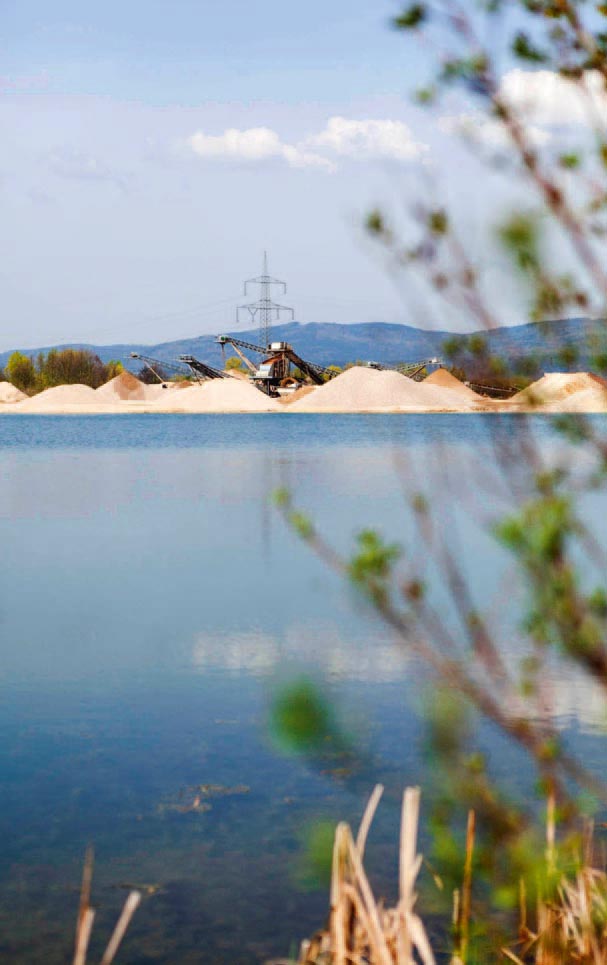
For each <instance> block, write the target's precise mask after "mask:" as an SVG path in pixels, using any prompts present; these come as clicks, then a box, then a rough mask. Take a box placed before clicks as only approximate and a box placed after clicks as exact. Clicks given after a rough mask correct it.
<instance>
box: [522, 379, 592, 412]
mask: <svg viewBox="0 0 607 965" xmlns="http://www.w3.org/2000/svg"><path fill="white" fill-rule="evenodd" d="M586 391H590V392H597V391H598V392H599V393H600V392H607V381H605V379H601V378H600V377H599V376H598V375H592V374H591V373H590V372H548V373H547V374H546V375H543V376H542V378H541V379H538V380H537V382H533V383H532V384H531V385H529V386H528V387H527V388H526V389H523V391H522V392H517V394H516V395H514V396H513V397H512V398H511V399H509V400H508V401H509V403H510V404H511V405H517V406H526V407H531V408H533V407H534V406H553V405H555V404H558V403H561V404H562V403H564V402H565V400H566V399H568V398H569V397H570V396H573V395H575V394H577V393H578V392H586ZM561 411H563V412H564V411H566V410H565V409H562V410H561ZM569 411H574V410H569ZM578 411H581V410H578Z"/></svg>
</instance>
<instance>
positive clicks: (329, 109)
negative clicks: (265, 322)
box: [0, 0, 523, 349]
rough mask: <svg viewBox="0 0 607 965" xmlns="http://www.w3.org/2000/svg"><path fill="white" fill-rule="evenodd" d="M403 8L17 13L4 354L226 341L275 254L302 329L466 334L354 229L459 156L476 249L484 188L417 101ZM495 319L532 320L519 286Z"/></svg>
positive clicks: (6, 125) (383, 1)
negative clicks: (378, 326)
mask: <svg viewBox="0 0 607 965" xmlns="http://www.w3.org/2000/svg"><path fill="white" fill-rule="evenodd" d="M398 9H399V7H398V5H397V4H396V3H392V2H390V0H377V2H369V0H325V2H322V3H321V2H319V0H308V2H307V3H305V4H289V3H284V2H279V0H257V2H256V3H251V2H244V0H222V2H219V0H212V2H211V0H198V2H194V0H174V2H172V3H166V2H162V3H161V2H158V0H129V2H124V0H123V2H121V3H118V2H116V0H105V2H103V3H101V2H98V0H90V2H87V3H82V2H78V3H76V2H72V0H69V2H68V0H55V2H53V3H52V4H51V3H48V0H44V2H42V0H37V2H33V0H4V2H3V3H2V4H1V5H0V31H1V33H2V36H3V41H4V43H3V50H4V54H3V62H2V66H1V67H0V130H1V132H2V141H3V144H4V145H5V150H4V151H3V155H2V157H0V197H1V199H2V207H3V217H2V219H0V253H1V255H2V260H1V262H0V265H1V267H0V284H1V285H2V293H3V295H2V305H3V312H2V316H3V320H2V325H1V326H0V348H3V349H5V348H10V347H12V346H15V345H20V346H25V347H30V346H32V347H33V346H36V345H40V344H45V343H52V342H57V341H75V340H82V341H93V342H98V343H109V342H115V341H138V342H139V341H147V342H150V343H153V342H156V341H160V340H164V339H172V338H177V337H180V336H188V335H193V334H198V333H200V332H220V331H222V330H225V329H226V328H231V327H233V325H234V309H235V306H236V304H237V303H238V301H239V300H240V294H241V283H242V279H243V278H245V277H248V276H250V275H252V274H256V273H257V272H258V271H259V268H260V262H261V257H262V252H263V250H264V248H265V249H267V250H268V252H269V257H270V268H271V270H272V273H273V274H276V275H278V276H279V277H281V278H284V279H285V280H286V281H287V282H288V284H289V291H288V297H287V298H286V299H285V301H286V303H287V304H291V305H293V306H294V307H295V312H296V318H297V319H298V320H299V321H302V322H308V321H339V322H363V321H379V320H382V321H394V322H399V321H400V322H406V323H409V324H417V325H420V326H422V327H423V326H424V325H427V324H430V322H432V323H433V324H435V325H436V324H440V325H441V326H444V327H461V326H462V324H464V325H465V324H466V318H465V317H462V315H461V314H457V313H453V315H452V316H451V315H449V314H448V313H444V312H443V310H442V309H439V308H438V306H433V307H432V311H428V310H427V306H425V303H424V300H423V298H422V297H421V296H420V295H419V293H418V292H417V291H416V290H415V286H414V285H413V283H410V282H409V281H408V280H404V279H400V280H399V281H397V282H395V280H394V279H393V278H391V277H390V273H389V272H388V270H387V266H386V264H385V262H384V260H383V259H382V257H381V256H380V253H379V252H378V251H377V250H375V249H374V248H373V247H372V246H371V245H370V243H369V241H368V240H367V239H366V238H365V235H364V232H363V230H362V228H361V225H362V223H363V220H364V216H365V212H367V211H368V210H369V209H370V208H371V207H373V206H374V205H376V204H378V203H379V204H384V205H387V206H388V207H389V208H391V209H392V210H399V209H400V208H402V206H403V202H404V201H405V200H406V201H409V202H410V201H414V200H415V197H416V196H417V195H418V194H419V192H420V191H426V192H427V191H428V186H429V183H430V182H429V180H428V179H429V178H433V177H434V176H435V175H434V173H433V172H434V171H435V170H436V169H437V162H441V161H444V160H445V159H447V160H448V162H449V164H448V168H447V173H446V175H444V176H441V178H442V179H441V182H440V190H441V192H443V195H441V196H444V199H446V200H449V201H452V202H453V203H454V204H455V207H456V209H459V211H460V213H461V216H462V219H463V229H464V232H465V236H466V240H467V241H468V242H469V243H470V244H471V246H472V250H473V252H474V250H475V248H476V250H477V251H480V250H483V251H485V247H484V246H483V243H482V241H480V240H479V237H480V236H479V234H478V223H479V220H480V221H482V220H483V216H484V220H485V221H486V220H487V218H486V209H487V201H488V198H489V197H491V196H492V179H491V176H489V175H486V176H483V180H482V182H479V174H478V170H476V169H475V168H474V165H472V166H471V162H470V158H469V155H468V152H467V150H466V148H465V147H464V146H462V145H459V143H457V142H454V139H453V137H452V135H451V134H449V135H447V134H446V126H445V123H444V121H445V118H442V121H441V120H440V119H438V120H437V118H436V117H432V116H428V115H426V114H425V113H424V112H422V111H421V110H419V109H418V108H416V107H414V106H413V105H412V103H411V100H410V99H409V96H408V92H409V91H410V90H411V88H412V87H415V86H417V85H419V84H420V83H421V82H422V81H423V80H424V78H425V77H427V76H428V65H427V64H426V63H425V61H424V50H423V47H421V46H420V45H417V44H411V43H406V42H405V41H404V40H403V39H402V38H401V37H400V36H398V35H397V34H396V33H395V32H394V31H392V30H391V29H390V28H389V26H388V24H389V18H390V16H391V15H392V14H393V13H395V12H397V11H398ZM461 109H462V105H461V104H459V105H457V106H455V105H454V107H453V110H454V112H455V114H456V115H457V111H461ZM432 184H434V182H432ZM431 189H432V190H434V187H432V188H431ZM437 196H438V195H437ZM493 196H496V195H495V194H494V195H493ZM497 197H498V198H501V201H499V200H498V202H497V205H496V206H497V208H499V207H500V204H501V205H502V206H503V207H505V208H507V206H508V203H509V198H508V191H507V190H506V191H503V192H502V193H501V194H500V195H497ZM485 267H486V268H487V270H488V272H489V283H490V284H491V286H492V290H493V291H494V292H496V291H497V292H499V291H500V286H501V285H504V281H503V279H502V278H501V274H500V272H501V267H500V265H499V264H498V263H497V262H495V260H493V261H492V259H491V258H488V259H487V261H486V265H485ZM492 272H493V274H492ZM505 290H506V289H505ZM430 316H432V318H430ZM502 320H503V321H506V322H512V321H519V320H523V318H522V312H521V305H520V304H519V303H517V301H516V299H513V298H512V297H511V296H510V292H509V291H508V297H505V298H504V311H503V318H502Z"/></svg>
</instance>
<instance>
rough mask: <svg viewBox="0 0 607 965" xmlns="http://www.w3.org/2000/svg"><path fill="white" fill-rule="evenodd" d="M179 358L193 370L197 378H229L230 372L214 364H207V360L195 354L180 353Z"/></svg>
mask: <svg viewBox="0 0 607 965" xmlns="http://www.w3.org/2000/svg"><path fill="white" fill-rule="evenodd" d="M179 359H180V361H181V362H185V364H186V365H187V366H188V367H189V368H190V369H191V370H192V372H193V373H194V375H196V377H197V378H200V377H201V376H202V378H203V379H229V378H230V375H229V373H228V372H223V371H222V370H221V369H216V368H214V367H213V366H212V365H207V363H206V362H201V361H200V360H199V359H197V358H195V357H194V356H193V355H180V356H179Z"/></svg>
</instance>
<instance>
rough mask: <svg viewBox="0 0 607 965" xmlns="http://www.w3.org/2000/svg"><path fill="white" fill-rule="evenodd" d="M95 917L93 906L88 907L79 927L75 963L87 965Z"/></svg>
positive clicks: (75, 964)
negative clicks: (87, 954)
mask: <svg viewBox="0 0 607 965" xmlns="http://www.w3.org/2000/svg"><path fill="white" fill-rule="evenodd" d="M94 918H95V912H94V911H93V909H92V908H87V909H86V910H85V911H84V913H83V915H82V919H81V920H80V924H79V927H78V936H77V938H76V952H75V954H74V965H85V963H86V953H87V951H88V947H89V941H90V939H91V931H92V928H93V919H94Z"/></svg>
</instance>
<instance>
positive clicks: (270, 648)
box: [192, 624, 410, 684]
mask: <svg viewBox="0 0 607 965" xmlns="http://www.w3.org/2000/svg"><path fill="white" fill-rule="evenodd" d="M192 663H193V665H194V667H195V669H196V670H197V671H200V672H204V671H207V670H220V671H224V672H229V673H237V674H244V675H251V676H271V675H273V674H275V673H276V672H281V671H284V670H288V669H289V668H290V667H291V668H297V667H299V668H309V669H310V670H311V671H315V672H320V673H322V674H323V675H324V676H326V677H327V678H330V679H334V680H344V681H360V682H366V683H369V684H385V683H394V682H396V681H399V680H403V678H404V675H405V671H406V668H407V666H408V664H409V663H410V660H409V658H408V657H407V656H406V655H405V654H404V653H403V651H402V650H401V649H399V647H398V646H397V645H396V644H395V643H394V642H393V641H391V640H390V639H389V638H387V637H385V636H381V635H379V634H377V633H375V634H373V635H371V636H369V637H365V638H359V639H356V638H353V637H351V636H348V638H347V639H345V638H344V637H343V636H342V635H340V633H339V631H338V629H337V628H336V627H334V626H330V625H323V624H306V625H305V626H303V625H296V626H291V627H289V628H288V629H287V630H286V632H285V634H284V635H283V636H282V637H280V638H278V637H273V636H270V635H268V634H267V633H263V632H262V631H248V632H242V633H234V634H230V635H226V636H224V635H219V634H217V635H209V634H205V633H201V634H199V635H198V636H197V638H196V641H195V643H194V647H193V651H192Z"/></svg>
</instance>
